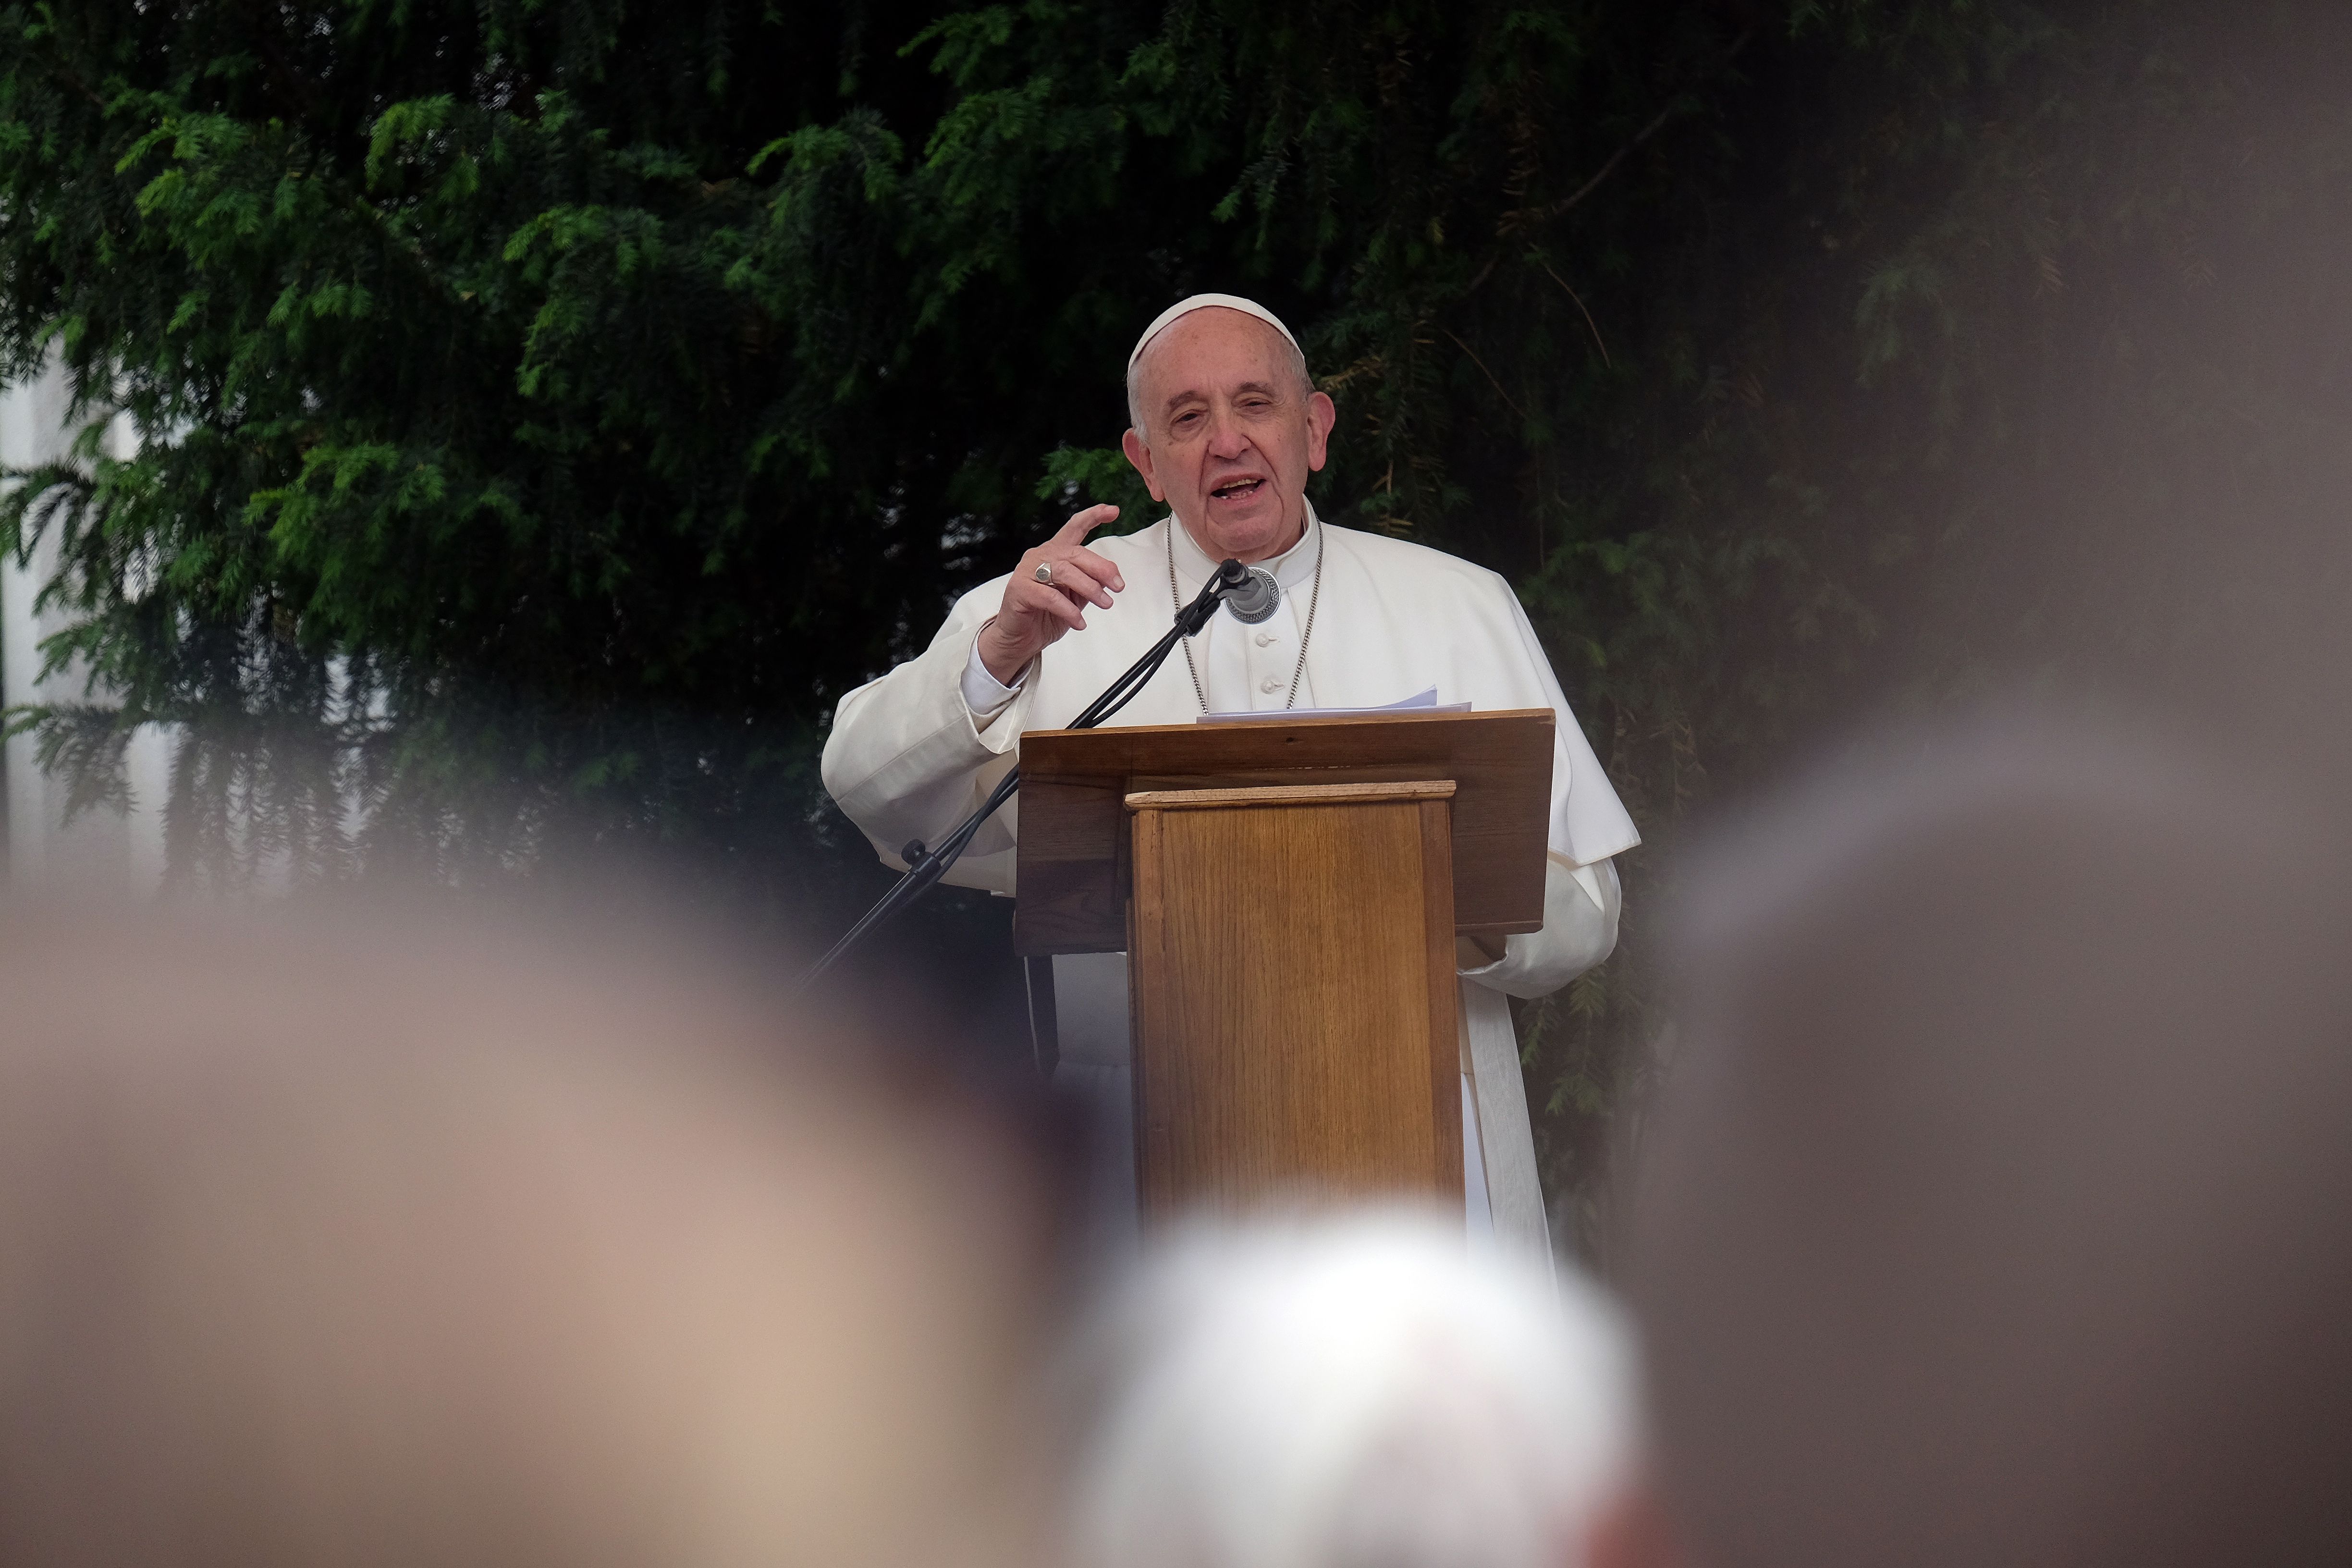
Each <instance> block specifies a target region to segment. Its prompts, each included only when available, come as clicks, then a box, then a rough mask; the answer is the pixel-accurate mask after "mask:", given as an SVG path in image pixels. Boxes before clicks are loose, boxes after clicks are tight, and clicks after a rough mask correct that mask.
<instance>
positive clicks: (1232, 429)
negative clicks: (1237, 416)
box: [1209, 419, 1250, 462]
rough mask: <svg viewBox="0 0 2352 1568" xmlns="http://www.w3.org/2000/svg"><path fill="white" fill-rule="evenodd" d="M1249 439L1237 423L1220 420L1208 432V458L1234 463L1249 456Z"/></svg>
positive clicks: (1229, 420) (1230, 420)
mask: <svg viewBox="0 0 2352 1568" xmlns="http://www.w3.org/2000/svg"><path fill="white" fill-rule="evenodd" d="M1249 450H1250V438H1249V434H1248V432H1246V431H1244V429H1243V428H1242V427H1241V425H1240V423H1239V422H1238V421H1235V420H1232V419H1220V420H1218V421H1217V422H1216V423H1215V424H1214V425H1213V426H1211V427H1210V430H1209V456H1210V457H1212V458H1222V459H1223V460H1224V461H1226V462H1234V461H1235V460H1237V459H1239V458H1244V457H1246V456H1248V455H1249Z"/></svg>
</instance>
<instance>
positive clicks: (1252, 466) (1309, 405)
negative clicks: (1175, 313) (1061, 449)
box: [1124, 306, 1337, 562]
mask: <svg viewBox="0 0 2352 1568" xmlns="http://www.w3.org/2000/svg"><path fill="white" fill-rule="evenodd" d="M1136 393H1137V401H1138V402H1139V405H1140V406H1141V410H1142V415H1143V426H1144V427H1143V428H1142V429H1141V430H1139V431H1138V430H1129V432H1128V433H1127V438H1126V441H1125V443H1124V444H1125V446H1126V448H1127V457H1128V461H1129V462H1131V463H1133V464H1134V465H1135V468H1136V471H1137V472H1138V473H1140V474H1141V475H1142V476H1143V482H1144V483H1145V484H1147V485H1149V486H1150V487H1151V499H1152V500H1160V501H1166V502H1167V503H1168V505H1169V507H1170V508H1171V510H1174V512H1175V513H1176V516H1177V519H1178V521H1181V522H1182V523H1183V525H1184V527H1185V528H1186V530H1187V531H1190V532H1191V533H1192V540H1193V542H1195V543H1197V544H1198V545H1200V547H1201V549H1202V551H1203V552H1206V553H1207V554H1208V555H1209V556H1211V557H1212V558H1213V559H1215V560H1219V561H1223V560H1224V559H1226V558H1227V557H1228V556H1230V557H1232V558H1233V559H1234V560H1237V561H1242V562H1251V561H1263V560H1265V558H1266V557H1268V556H1270V555H1279V554H1281V553H1282V552H1284V551H1286V550H1287V549H1289V548H1290V547H1291V545H1293V544H1295V543H1297V541H1298V536H1299V533H1300V531H1302V530H1304V529H1305V528H1306V526H1307V475H1308V474H1310V473H1312V472H1314V471H1315V470H1316V469H1318V468H1321V467H1322V466H1323V458H1324V452H1325V448H1326V446H1327V444H1328V441H1329V439H1330V436H1331V425H1332V422H1333V420H1334V419H1335V418H1336V417H1337V412H1336V411H1335V410H1334V409H1333V408H1332V406H1331V400H1330V399H1329V398H1328V397H1326V396H1324V395H1322V394H1321V393H1319V392H1317V393H1312V394H1310V393H1308V392H1307V391H1306V390H1305V389H1304V388H1302V387H1301V386H1300V385H1299V384H1298V375H1297V371H1296V369H1295V368H1294V366H1293V363H1292V361H1291V357H1290V345H1289V344H1288V343H1286V342H1284V341H1283V337H1282V334H1281V333H1279V332H1277V331H1275V330H1274V329H1273V328H1272V327H1269V326H1267V325H1266V324H1265V322H1264V321H1259V320H1258V319H1257V318H1256V317H1255V316H1249V315H1244V314H1243V313H1242V312H1241V311H1239V310H1224V309H1223V308H1222V307H1218V306H1210V307H1209V308H1207V309H1205V310H1194V311H1192V313H1191V314H1189V315H1184V316H1179V317H1178V318H1177V319H1176V320H1175V321H1173V322H1171V323H1170V325H1169V326H1168V327H1167V328H1166V329H1165V330H1164V331H1161V332H1160V335H1159V336H1158V337H1156V338H1154V339H1152V340H1151V343H1150V347H1148V348H1146V349H1145V350H1144V351H1143V358H1142V359H1141V360H1139V362H1137V364H1136Z"/></svg>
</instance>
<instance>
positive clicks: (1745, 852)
mask: <svg viewBox="0 0 2352 1568" xmlns="http://www.w3.org/2000/svg"><path fill="white" fill-rule="evenodd" d="M2086 732H2087V731H2084V729H2083V728H2081V727H2079V726H2077V727H2074V728H2071V729H2065V728H2046V729H2045V728H2038V727H2030V726H2022V727H2018V728H2014V729H2010V730H2006V731H1993V732H1987V733H1983V734H1979V735H1977V736H1974V737H1963V738H1958V739H1953V740H1950V741H1948V742H1943V743H1940V744H1930V745H1927V746H1924V747H1919V748H1916V749H1915V750H1914V751H1913V752H1912V754H1911V757H1910V760H1909V761H1908V762H1907V763H1903V764H1901V765H1897V766H1893V767H1887V768H1883V769H1880V770H1877V771H1875V772H1872V771H1869V770H1854V771H1853V772H1852V773H1849V774H1848V775H1847V776H1845V777H1843V778H1842V779H1835V780H1828V781H1822V782H1820V783H1818V784H1816V785H1815V787H1813V788H1812V789H1811V790H1810V791H1808V792H1805V793H1803V794H1802V795H1800V796H1799V797H1798V798H1796V799H1794V800H1792V801H1790V802H1787V803H1784V804H1783V805H1781V806H1780V808H1779V809H1777V810H1774V811H1771V812H1768V813H1765V814H1763V815H1762V816H1759V817H1758V818H1757V819H1755V820H1753V821H1751V822H1750V823H1749V824H1748V826H1747V830H1746V831H1745V833H1743V834H1741V835H1739V836H1738V837H1736V839H1734V840H1733V841H1731V842H1730V843H1728V844H1727V845H1726V846H1725V847H1723V848H1722V850H1721V851H1720V852H1719V853H1718V854H1717V857H1716V858H1715V859H1714V860H1713V861H1712V862H1711V863H1708V864H1706V865H1703V866H1701V867H1699V868H1696V872H1695V874H1694V875H1693V876H1692V878H1691V879H1690V880H1689V882H1688V883H1687V884H1686V886H1687V889H1688V907H1689V913H1688V915H1687V918H1686V919H1685V921H1684V928H1683V943H1682V952H1681V955H1680V956H1681V960H1682V963H1683V964H1684V966H1685V994H1684V996H1683V998H1682V1003H1681V1005H1682V1017H1683V1018H1684V1020H1685V1026H1686V1028H1687V1030H1688V1034H1687V1036H1686V1041H1685V1048H1684V1050H1683V1051H1682V1053H1681V1054H1680V1056H1679V1058H1678V1059H1677V1061H1676V1062H1675V1065H1674V1068H1673V1071H1672V1077H1671V1079H1670V1081H1669V1084H1668V1087H1667V1089H1666V1091H1665V1094H1664V1101H1663V1103H1662V1105H1661V1107H1660V1109H1659V1112H1658V1116H1657V1118H1656V1121H1655V1123H1654V1137H1653V1141H1652V1142H1651V1144H1650V1148H1649V1154H1650V1158H1649V1160H1648V1162H1647V1166H1646V1168H1645V1170H1644V1171H1643V1173H1641V1175H1640V1176H1639V1177H1638V1178H1637V1181H1638V1194H1637V1198H1636V1205H1637V1206H1636V1213H1635V1223H1634V1227H1633V1229H1634V1241H1633V1251H1634V1258H1633V1270H1632V1286H1633V1298H1634V1302H1635V1306H1636V1310H1637V1315H1638V1318H1639V1320H1640V1321H1641V1324H1642V1329H1643V1337H1644V1343H1645V1345H1646V1347H1647V1349H1648V1351H1649V1353H1650V1356H1651V1361H1650V1371H1651V1375H1652V1380H1653V1386H1654V1390H1655V1410H1654V1416H1655V1423H1656V1426H1655V1430H1656V1447H1657V1455H1658V1468H1659V1473H1660V1481H1661V1485H1662V1488H1663V1489H1664V1494H1665V1500H1666V1504H1667V1506H1668V1508H1669V1509H1670V1510H1672V1511H1673V1512H1674V1514H1675V1520H1676V1524H1677V1527H1678V1530H1679V1531H1680V1533H1681V1535H1682V1537H1683V1539H1684V1540H1685V1544H1686V1545H1687V1547H1688V1549H1689V1555H1690V1559H1691V1561H1692V1562H1693V1563H1699V1564H1703V1565H1704V1568H1763V1565H1768V1564H1769V1565H1774V1568H1780V1565H1787V1568H1800V1565H1801V1568H1864V1564H1869V1565H1873V1568H1875V1565H1879V1564H1885V1563H1905V1564H1907V1565H1910V1568H1944V1565H1951V1568H1960V1565H1963V1564H1966V1565H1977V1564H1981V1565H1984V1568H1993V1565H1995V1564H1999V1565H2001V1568H2030V1565H2035V1564H2052V1565H2055V1564H2062V1563H2063V1564H2065V1565H2067V1568H2100V1565H2104V1564H2114V1565H2116V1568H2124V1565H2126V1564H2128V1565H2130V1568H2165V1565H2168V1564H2176V1563H2179V1564H2187V1563H2315V1562H2342V1561H2346V1560H2347V1558H2352V1488H2347V1485H2346V1478H2347V1476H2352V1136H2347V1127H2352V1028H2347V1022H2348V1021H2352V1009H2347V978H2352V964H2347V963H2346V961H2345V943H2346V941H2347V931H2352V924H2347V900H2346V898H2345V891H2344V884H2343V882H2342V879H2341V868H2342V865H2343V862H2342V859H2341V857H2340V853H2339V849H2338V846H2337V845H2336V842H2335V833H2334V829H2333V828H2332V826H2328V825H2327V824H2326V822H2325V821H2324V819H2322V818H2321V817H2319V816H2315V815H2313V814H2308V813H2305V812H2302V811H2300V810H2298V809H2297V808H2296V807H2295V806H2294V805H2292V804H2291V803H2289V802H2287V801H2285V800H2284V799H2281V798H2276V797H2273V795H2272V794H2271V792H2270V791H2269V790H2268V789H2267V788H2266V787H2265V786H2263V784H2261V783H2259V782H2256V781H2249V780H2247V779H2245V778H2242V777H2233V776H2231V775H2229V774H2228V773H2223V772H2221V771H2220V770H2217V769H2214V768H2211V767H2209V766H2206V765H2204V764H2201V763H2199V762H2197V761H2196V760H2195V759H2194V758H2192V757H2190V756H2188V755H2184V754H2181V753H2180V752H2176V751H2172V750H2168V749H2165V748H2163V747H2159V746H2156V745H2151V744H2138V743H2125V742H2115V743H2105V742H2098V741H2095V740H2091V739H2085V738H2084V736H2085V734H2086Z"/></svg>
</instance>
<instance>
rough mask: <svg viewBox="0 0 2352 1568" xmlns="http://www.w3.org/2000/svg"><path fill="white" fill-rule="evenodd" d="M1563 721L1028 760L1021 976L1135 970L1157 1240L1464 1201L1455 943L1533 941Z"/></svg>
mask: <svg viewBox="0 0 2352 1568" xmlns="http://www.w3.org/2000/svg"><path fill="white" fill-rule="evenodd" d="M1552 725H1553V716H1552V712H1551V710H1549V709H1547V708H1538V709H1529V710H1517V711H1511V712H1500V713H1445V714H1438V713H1431V714H1418V715H1416V714H1410V713H1402V714H1395V715H1383V716H1381V717H1378V718H1363V719H1359V718H1346V719H1339V718H1332V719H1297V720H1255V721H1247V722H1236V723H1228V724H1172V725H1152V726H1139V727H1136V728H1133V729H1116V730H1045V731H1031V732H1030V733H1027V734H1024V736H1022V738H1021V824H1020V833H1019V846H1020V847H1019V868H1018V877H1019V883H1020V886H1019V892H1020V898H1019V902H1018V903H1017V905H1016V906H1015V908H1014V911H1013V946H1014V947H1015V949H1016V950H1017V951H1019V952H1021V953H1023V954H1024V955H1027V956H1033V957H1034V956H1040V955H1044V954H1047V953H1058V952H1118V951H1120V950H1122V949H1123V950H1125V951H1126V952H1127V953H1128V963H1129V1008H1130V1027H1129V1038H1130V1040H1131V1041H1132V1042H1133V1047H1134V1067H1135V1112H1136V1121H1135V1125H1136V1157H1137V1162H1138V1171H1137V1177H1138V1190H1139V1193H1140V1194H1141V1197H1142V1205H1143V1212H1144V1215H1145V1216H1146V1217H1147V1218H1150V1217H1151V1216H1154V1215H1165V1214H1167V1213H1170V1212H1171V1211H1172V1210H1175V1209H1178V1208H1190V1207H1195V1206H1203V1205H1205V1206H1209V1207H1213V1208H1235V1207H1240V1206H1244V1205H1248V1204H1250V1203H1252V1202H1253V1201H1255V1200H1257V1199H1260V1198H1263V1197H1268V1196H1276V1195H1280V1194H1297V1193H1301V1192H1305V1193H1320V1194H1379V1193H1424V1194H1442V1195H1444V1196H1447V1197H1450V1198H1451V1199H1452V1200H1453V1201H1454V1202H1455V1203H1457V1204H1458V1203H1459V1202H1460V1200H1461V1196H1462V1171H1463V1162H1462V1110H1461V1093H1460V1090H1459V1089H1458V1087H1457V1085H1458V1082H1459V1073H1460V1062H1461V1044H1460V1037H1459V1023H1458V1018H1459V1014H1458V1011H1457V1008H1456V1004H1455V998H1454V934H1455V932H1457V931H1466V932H1473V933H1479V934H1494V935H1500V934H1503V933H1506V932H1510V931H1534V930H1536V929H1537V928H1538V927H1539V926H1540V925H1542V923H1543V901H1544V850H1545V841H1546V837H1547V829H1548V826H1549V822H1550V815H1551V761H1552Z"/></svg>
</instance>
